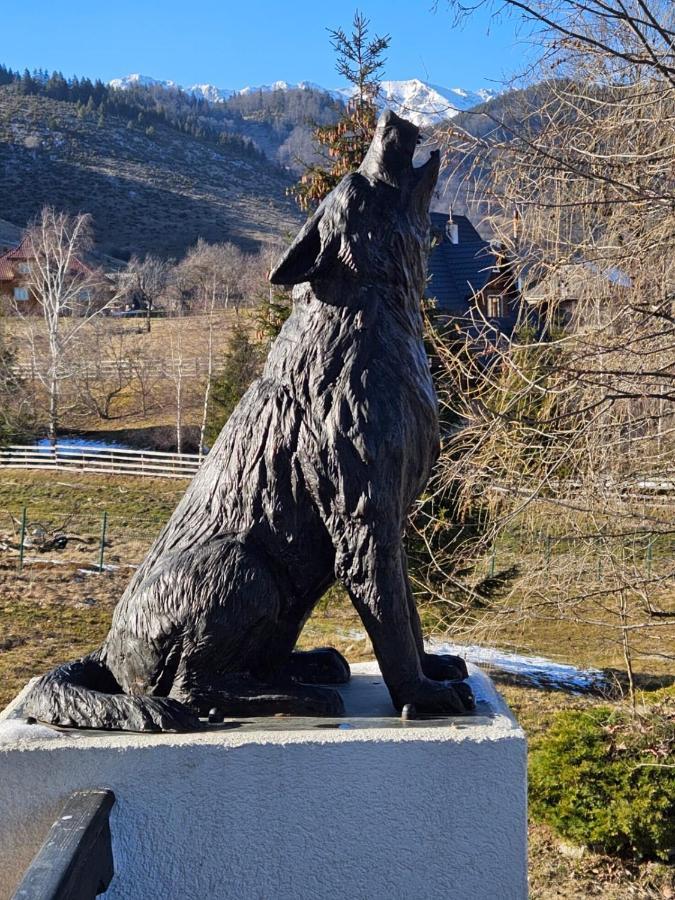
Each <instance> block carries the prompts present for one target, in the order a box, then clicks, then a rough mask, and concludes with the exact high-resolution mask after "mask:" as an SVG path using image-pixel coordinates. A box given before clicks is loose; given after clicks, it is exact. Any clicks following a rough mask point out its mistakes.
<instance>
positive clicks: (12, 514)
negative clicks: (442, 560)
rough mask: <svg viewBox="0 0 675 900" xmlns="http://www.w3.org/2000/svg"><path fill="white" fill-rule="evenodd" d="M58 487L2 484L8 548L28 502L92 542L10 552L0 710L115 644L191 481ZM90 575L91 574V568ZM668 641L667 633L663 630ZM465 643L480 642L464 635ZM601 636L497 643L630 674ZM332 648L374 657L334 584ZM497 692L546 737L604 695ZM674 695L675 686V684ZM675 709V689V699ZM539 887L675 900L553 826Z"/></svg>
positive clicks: (539, 896)
mask: <svg viewBox="0 0 675 900" xmlns="http://www.w3.org/2000/svg"><path fill="white" fill-rule="evenodd" d="M62 474H63V477H59V478H58V480H56V479H55V477H54V476H53V475H52V474H50V473H41V472H11V473H10V472H8V471H4V472H3V473H2V480H1V481H0V542H1V541H3V539H4V541H5V542H9V543H11V541H12V538H15V536H16V532H15V529H16V524H17V520H18V516H19V514H20V510H21V508H22V506H23V505H24V504H25V505H26V506H27V507H28V511H29V517H28V518H29V522H30V523H33V525H35V524H36V523H42V526H43V527H44V528H45V529H47V530H48V529H51V528H56V527H60V526H61V525H63V523H64V522H65V523H67V527H66V528H65V529H63V530H65V531H67V532H68V533H70V534H75V535H79V536H80V537H82V538H86V539H87V541H88V542H87V543H84V544H79V543H77V544H76V543H71V544H69V545H68V546H67V547H66V549H65V550H63V551H52V552H50V553H49V554H47V556H48V557H49V561H45V562H35V561H32V560H34V559H35V557H38V558H39V556H40V555H39V553H36V552H34V551H32V550H29V551H28V553H27V556H28V562H27V564H26V565H25V567H24V570H23V572H21V573H18V571H17V562H18V556H17V553H16V551H15V550H13V549H11V548H10V549H5V550H0V707H2V706H3V705H4V704H5V703H6V702H7V701H9V700H10V699H11V698H12V697H13V696H14V695H15V694H16V692H17V691H18V690H19V688H20V687H22V686H23V684H25V682H26V681H27V680H28V679H29V678H30V677H32V676H34V675H36V674H38V673H42V672H44V671H45V670H46V669H48V668H49V667H51V666H53V665H54V664H56V663H58V662H61V661H64V660H67V659H71V658H75V657H77V656H79V655H82V654H84V653H86V652H87V651H89V650H91V649H93V648H94V647H96V646H97V645H98V644H99V643H100V641H101V640H102V638H103V637H104V636H105V634H106V631H107V629H108V626H109V623H110V618H111V614H112V610H113V608H114V606H115V603H116V602H117V600H118V599H119V596H120V594H121V593H122V591H123V589H124V587H125V585H126V583H127V581H128V579H129V577H130V575H131V573H132V571H133V568H132V566H133V565H134V564H136V563H138V562H139V561H140V560H141V559H142V557H143V555H144V553H145V552H146V550H147V549H148V547H149V545H150V543H151V542H152V540H153V539H154V537H155V536H156V534H157V532H158V531H159V529H160V528H161V526H162V524H163V523H164V522H165V521H166V519H167V517H168V516H169V515H170V513H171V511H172V509H173V508H174V506H175V504H176V502H177V500H178V498H179V497H180V495H181V493H182V491H183V490H184V488H185V484H184V483H183V482H171V483H168V484H167V483H166V482H164V481H159V482H155V481H152V480H150V479H120V478H117V477H114V478H103V477H98V476H80V475H77V476H75V475H73V476H70V475H68V474H66V473H62ZM104 510H105V511H107V513H108V516H109V522H110V530H109V546H107V547H106V561H107V562H108V563H111V564H112V565H114V566H117V568H114V569H112V570H108V571H105V572H104V573H103V574H98V573H97V572H96V571H95V570H94V569H95V566H94V564H95V562H96V560H97V553H98V537H99V533H100V524H101V516H102V513H103V511H104ZM83 570H88V571H83ZM422 612H423V621H424V623H425V626H426V628H427V630H433V629H434V628H435V627H437V625H435V624H434V623H437V622H438V616H437V614H436V612H435V611H434V610H433V608H426V609H424V610H423V611H422ZM664 634H665V632H664ZM450 636H451V638H452V639H453V640H455V641H457V642H460V643H461V642H462V641H463V640H466V641H469V640H474V639H475V635H473V634H469V633H463V632H462V630H461V629H460V630H458V631H456V630H455V631H453V632H452V633H451V635H450ZM598 638H599V635H598V634H597V633H593V631H592V630H589V629H588V628H585V627H580V626H577V627H576V628H575V626H574V625H573V623H565V624H564V625H562V626H560V625H558V626H556V625H555V624H553V623H550V622H548V623H546V625H545V627H544V623H541V622H537V621H532V622H529V623H518V624H515V623H511V624H509V623H508V622H500V623H498V624H497V625H495V628H494V629H493V631H492V632H491V634H490V640H491V642H492V643H493V644H494V645H495V646H498V647H502V648H507V649H519V650H525V651H528V652H538V653H542V654H545V655H548V656H550V657H552V658H555V659H557V660H559V661H561V662H568V663H573V664H577V665H582V666H588V665H597V666H608V667H610V668H617V669H619V668H620V667H621V664H622V658H621V653H620V648H619V647H616V648H615V649H614V650H612V649H611V646H610V647H609V648H608V646H607V645H606V643H605V642H604V641H600V640H599V639H598ZM662 640H663V646H662V647H661V648H660V649H661V650H668V651H669V652H673V651H674V650H675V642H674V643H670V642H671V641H672V637H670V638H669V637H667V636H664V637H663V638H662ZM325 644H332V645H333V646H336V647H338V648H339V649H341V650H342V651H343V652H344V653H345V654H346V655H347V656H348V658H349V659H351V660H353V661H355V660H358V659H366V658H370V657H372V649H371V647H370V644H369V642H368V640H367V639H365V637H364V634H363V629H362V625H361V623H360V621H359V619H358V617H357V615H356V613H355V611H354V610H353V608H352V607H351V605H350V604H349V603H348V602H347V600H346V597H345V595H344V593H343V592H342V591H341V590H340V589H339V588H334V589H332V590H331V592H329V594H328V595H327V597H326V598H324V600H322V602H321V603H320V604H319V606H318V608H317V610H316V611H315V614H314V615H313V616H312V618H311V619H310V620H309V622H308V623H307V626H306V628H305V631H304V632H303V635H302V638H301V645H302V646H305V647H310V646H317V645H325ZM658 650H659V648H658V647H655V648H654V651H655V652H654V654H653V655H652V656H651V657H643V658H641V659H640V660H639V661H638V668H637V673H636V674H637V676H638V677H639V679H640V684H641V685H642V686H643V687H644V688H645V689H648V690H650V691H651V690H654V689H656V688H658V687H660V686H663V685H667V684H668V683H672V682H673V680H675V679H674V678H673V673H672V672H670V674H669V673H668V668H667V665H666V664H664V661H663V660H662V659H661V658H660V657H659V655H658ZM496 680H497V683H498V687H499V689H500V690H501V691H502V693H503V694H504V695H505V697H506V699H507V701H508V703H509V704H510V706H511V708H512V709H513V711H514V712H515V714H516V716H517V717H518V719H519V721H520V722H521V724H522V725H523V727H524V728H525V730H526V731H527V733H528V737H529V739H530V741H531V742H532V741H536V740H537V739H538V737H539V736H540V735H542V734H543V733H544V732H545V730H546V728H547V727H548V726H549V724H550V723H551V720H552V718H553V716H554V715H555V713H556V711H557V710H559V709H562V708H588V707H592V706H593V705H595V704H598V703H600V702H606V701H601V700H600V699H599V698H597V697H592V696H588V695H586V696H581V695H571V694H567V693H564V692H562V691H545V690H540V689H536V688H533V687H525V686H523V685H522V684H517V683H513V681H512V680H507V679H505V678H502V677H496ZM670 691H673V688H670ZM672 696H673V702H674V703H675V691H674V692H673V695H672ZM530 884H531V897H532V898H533V900H553V898H564V900H573V898H584V897H601V898H605V900H625V898H660V900H668V898H673V897H675V883H674V882H673V869H672V868H671V869H668V868H666V867H664V866H659V865H655V864H641V865H629V864H626V863H624V862H622V861H619V860H616V859H613V858H610V857H604V856H599V855H596V854H592V853H589V852H583V851H581V850H579V849H578V848H570V847H566V846H565V845H564V844H562V843H561V841H560V840H559V839H558V838H557V837H556V836H555V835H554V834H553V833H552V832H551V831H550V830H549V829H548V828H546V827H544V826H542V825H539V824H536V823H532V824H531V826H530Z"/></svg>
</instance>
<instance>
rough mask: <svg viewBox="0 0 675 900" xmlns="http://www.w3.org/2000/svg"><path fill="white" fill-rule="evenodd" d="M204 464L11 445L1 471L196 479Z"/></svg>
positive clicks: (176, 457) (191, 457) (174, 456)
mask: <svg viewBox="0 0 675 900" xmlns="http://www.w3.org/2000/svg"><path fill="white" fill-rule="evenodd" d="M202 460H203V457H202V456H199V455H198V454H196V453H162V452H160V451H158V450H118V449H105V450H104V449H100V450H99V449H97V448H95V447H91V446H78V445H71V444H57V445H56V446H55V447H50V446H40V447H36V446H35V445H32V444H8V445H7V446H6V447H0V467H2V466H5V467H8V468H14V469H61V470H62V469H67V470H70V471H72V470H77V471H79V472H94V473H97V474H101V475H148V476H150V477H153V478H192V476H193V475H195V474H196V472H197V470H198V469H199V466H200V465H201V463H202Z"/></svg>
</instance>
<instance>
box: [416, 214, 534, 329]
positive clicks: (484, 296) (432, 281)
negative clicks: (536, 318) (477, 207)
mask: <svg viewBox="0 0 675 900" xmlns="http://www.w3.org/2000/svg"><path fill="white" fill-rule="evenodd" d="M431 233H432V250H431V255H430V257H429V264H428V269H427V274H428V283H427V289H426V296H427V298H428V299H429V300H432V301H434V305H435V309H436V314H437V316H438V317H439V318H440V319H441V320H445V321H447V322H456V323H457V324H458V325H459V326H460V327H461V328H463V329H466V330H469V331H478V330H482V329H483V328H484V327H485V321H484V320H487V322H489V323H490V325H492V326H494V327H496V328H497V329H498V330H499V331H500V332H502V333H504V334H508V335H510V334H511V333H512V331H513V329H514V327H515V325H516V323H517V321H518V315H519V312H520V303H521V298H520V292H519V290H518V284H517V279H516V278H515V277H514V275H513V272H512V269H511V267H510V265H509V263H508V260H507V259H506V256H505V254H504V253H503V252H501V251H500V250H498V249H496V248H495V247H494V246H492V245H491V244H490V243H489V242H488V241H484V240H483V238H481V236H480V235H479V234H478V232H477V231H476V229H475V228H474V227H473V225H472V224H471V222H470V221H469V220H468V219H467V218H466V216H458V215H455V214H453V213H452V212H450V214H449V215H445V214H444V213H431Z"/></svg>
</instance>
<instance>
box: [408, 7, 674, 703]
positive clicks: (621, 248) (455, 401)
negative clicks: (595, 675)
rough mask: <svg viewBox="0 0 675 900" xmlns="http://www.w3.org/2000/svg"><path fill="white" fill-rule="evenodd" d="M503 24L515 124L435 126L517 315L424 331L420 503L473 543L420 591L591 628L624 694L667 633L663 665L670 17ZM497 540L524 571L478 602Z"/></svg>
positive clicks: (669, 414)
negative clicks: (508, 281) (428, 339)
mask: <svg viewBox="0 0 675 900" xmlns="http://www.w3.org/2000/svg"><path fill="white" fill-rule="evenodd" d="M457 6H458V4H455V7H456V8H457ZM504 6H506V7H510V8H512V9H513V10H517V11H520V12H522V13H523V14H524V15H525V16H527V17H529V18H530V20H531V21H532V20H533V21H535V22H536V23H538V26H539V27H540V29H541V30H540V32H539V33H538V35H537V38H538V40H540V41H541V45H542V46H543V47H544V51H543V59H542V60H541V67H540V68H539V69H538V70H535V71H533V72H532V73H530V74H531V75H532V74H535V75H537V74H538V75H539V76H540V77H542V76H544V77H545V80H544V82H543V83H542V84H541V86H540V88H539V89H538V91H537V93H536V94H533V96H535V97H536V100H535V102H533V103H531V104H530V107H529V109H527V108H525V109H523V107H522V105H521V106H520V107H519V109H518V116H517V117H516V116H511V117H510V118H509V119H508V121H506V119H505V118H503V117H500V115H501V114H500V113H499V112H497V113H494V114H493V113H491V112H490V108H489V107H488V108H487V110H483V112H482V114H481V115H482V117H483V119H486V120H489V124H490V126H491V127H487V128H486V127H480V128H476V129H468V130H465V131H462V130H460V129H458V128H456V127H451V128H450V130H449V132H448V134H447V136H446V142H447V150H448V153H449V155H450V158H451V159H452V160H453V163H454V164H455V165H457V166H458V168H463V170H464V171H468V172H469V173H470V178H469V179H468V182H469V183H468V184H467V193H468V196H469V200H470V201H473V202H474V203H478V204H479V207H480V209H481V211H482V212H483V213H486V214H487V226H488V229H489V230H490V231H491V233H492V234H493V235H494V236H495V237H496V239H497V240H498V241H499V243H500V244H501V245H502V247H503V248H504V249H505V251H506V252H507V253H508V255H509V257H510V259H511V261H512V263H513V266H514V270H515V272H516V274H517V277H518V278H519V281H520V283H521V285H522V289H523V295H524V304H523V316H522V322H521V326H520V328H518V329H517V330H516V332H515V333H514V335H513V338H511V339H508V338H506V337H505V336H504V335H502V334H500V333H499V331H498V329H496V328H495V327H494V326H491V325H490V324H489V323H488V322H485V327H484V328H483V331H482V333H481V334H479V335H478V336H476V334H475V332H474V333H473V334H472V335H471V336H469V334H468V333H465V334H464V335H463V336H462V334H461V331H460V333H459V334H458V333H457V332H456V331H453V332H452V333H451V335H449V334H445V335H436V341H435V342H436V352H437V358H438V360H439V365H440V368H441V370H442V377H441V378H440V385H441V395H442V396H441V399H442V401H443V404H444V407H445V413H446V419H447V422H448V423H449V425H448V431H447V439H446V441H445V446H444V450H443V454H442V458H441V462H440V468H439V472H438V478H437V481H436V488H437V491H438V492H439V496H441V495H443V496H445V497H446V498H447V497H449V498H451V499H450V501H449V502H450V503H451V505H452V510H453V514H454V516H455V517H456V518H457V517H459V518H461V517H462V516H464V524H465V526H466V527H465V532H464V534H465V535H467V534H469V533H470V535H471V541H463V540H462V539H461V538H460V539H459V540H455V541H454V542H451V545H450V546H448V547H446V548H445V550H446V551H447V552H446V556H445V557H444V558H442V557H441V556H439V554H438V553H436V554H434V553H432V554H431V559H432V562H431V563H429V567H430V568H434V567H435V570H436V571H438V570H441V571H447V570H448V568H449V567H450V566H451V565H452V560H451V557H452V558H454V559H457V558H458V557H459V558H461V557H462V556H464V558H465V560H466V557H467V556H468V558H469V559H470V560H471V561H472V563H473V567H472V568H471V567H470V568H471V572H470V573H469V575H468V577H465V578H464V579H461V581H462V583H461V589H460V590H459V591H457V589H456V585H452V584H450V583H446V584H445V586H444V587H442V588H441V589H438V587H436V588H435V589H436V591H437V593H438V594H440V595H441V596H452V597H454V598H455V599H454V600H453V603H452V604H449V605H448V607H447V609H448V613H449V614H450V615H452V616H453V618H457V617H459V618H460V619H463V620H464V621H466V622H471V623H473V624H474V625H476V624H486V623H487V621H488V619H489V618H490V617H494V614H495V613H497V614H499V615H503V616H506V617H508V619H509V620H510V621H511V622H513V621H514V619H515V618H517V617H523V618H525V617H537V618H540V619H543V620H549V621H560V620H571V621H575V622H586V623H589V624H592V625H594V626H601V627H602V629H603V633H604V634H605V636H606V637H607V639H608V640H609V641H611V642H614V643H615V645H616V646H617V647H619V648H620V649H621V652H622V653H623V656H624V659H625V668H626V671H627V674H628V676H629V684H630V689H631V692H632V691H633V681H632V671H633V659H634V656H635V654H636V653H638V654H639V653H646V652H648V650H649V648H650V640H652V639H653V638H655V637H656V636H657V635H658V637H659V638H660V639H663V638H664V637H665V635H666V634H669V635H670V643H669V644H668V646H670V647H671V650H670V651H664V650H663V647H664V641H663V640H661V642H660V644H659V646H660V647H661V650H660V651H659V652H668V653H672V656H675V650H672V648H673V646H674V644H675V634H674V633H673V624H672V621H671V620H670V619H669V615H672V614H673V613H675V610H673V609H672V585H673V578H674V577H675V568H674V566H673V562H672V554H670V555H669V553H668V548H669V547H671V546H672V536H673V534H675V520H674V516H673V503H672V497H673V494H672V491H673V490H674V489H675V316H674V312H675V311H674V308H673V304H674V299H675V293H674V289H675V68H674V57H673V37H674V36H675V30H674V23H675V10H674V7H673V6H672V4H670V3H665V2H660V0H602V2H600V0H590V2H588V0H583V2H582V0H579V2H577V0H505V3H504ZM552 76H553V77H552ZM507 108H508V102H505V103H504V104H502V105H501V106H500V107H498V109H500V110H502V111H503V110H505V109H507ZM476 134H478V135H479V136H478V137H476ZM514 213H515V220H516V227H514V225H513V222H512V217H513V214H514ZM533 310H536V313H537V316H536V327H533V326H532V321H533V316H532V311H533ZM427 503H429V498H427ZM439 527H441V526H440V524H439V519H438V517H437V516H434V515H431V516H430V517H429V518H428V520H426V521H425V520H418V528H419V530H420V531H421V532H422V535H421V536H420V539H422V538H423V539H425V540H427V542H428V543H429V545H430V546H432V544H433V539H434V536H435V535H436V533H437V532H438V529H439ZM514 541H515V542H520V544H519V546H521V545H522V547H523V548H527V552H526V550H525V549H524V550H523V553H522V554H520V559H518V555H516V556H515V557H514V556H513V554H512V555H511V556H510V557H509V554H508V552H507V551H506V550H503V549H502V550H501V551H500V552H501V554H502V556H505V557H506V558H507V559H508V560H509V562H510V563H515V564H517V563H518V562H520V566H521V571H520V572H516V571H511V572H510V575H509V578H510V585H509V583H507V582H508V579H506V578H503V579H502V584H501V593H502V596H501V597H500V599H499V601H498V602H497V603H491V602H490V599H489V590H488V588H489V584H487V582H489V581H490V578H492V580H493V581H495V579H496V580H499V579H498V576H499V572H498V571H496V567H495V565H494V559H495V552H496V551H495V547H497V546H500V547H502V548H504V547H505V546H507V545H509V543H510V544H513V543H514ZM434 546H437V542H436V544H435V545H434ZM481 560H483V562H481ZM491 560H492V562H490V561H491ZM523 560H525V561H526V563H525V566H523V565H522V563H523ZM485 563H487V566H485ZM476 566H477V567H476ZM481 566H483V568H481ZM486 569H487V572H486ZM502 574H504V573H502ZM429 580H430V581H431V582H433V579H429ZM504 594H506V599H504V596H503V595H504ZM486 611H488V612H489V613H490V616H488V617H486V616H485V615H484V613H485V612H486ZM492 621H494V618H492ZM650 636H651V637H650ZM651 652H652V653H653V652H654V648H653V645H652V646H651Z"/></svg>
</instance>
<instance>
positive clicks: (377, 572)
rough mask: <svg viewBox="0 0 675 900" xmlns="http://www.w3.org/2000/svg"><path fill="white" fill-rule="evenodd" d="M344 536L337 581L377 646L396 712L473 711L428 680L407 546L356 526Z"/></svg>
mask: <svg viewBox="0 0 675 900" xmlns="http://www.w3.org/2000/svg"><path fill="white" fill-rule="evenodd" d="M342 535H343V540H342V541H341V545H342V546H341V547H340V548H339V549H338V553H337V558H336V575H337V577H338V578H339V579H340V580H341V581H342V582H343V584H344V585H345V587H346V588H347V591H348V592H349V595H350V597H351V599H352V602H353V603H354V606H355V607H356V610H357V612H358V613H359V616H360V617H361V620H362V622H363V624H364V626H365V629H366V631H367V632H368V635H369V637H370V639H371V641H372V642H373V647H374V649H375V655H376V656H377V660H378V662H379V664H380V669H381V671H382V676H383V677H384V680H385V683H386V685H387V687H388V689H389V693H390V694H391V698H392V701H393V703H394V706H395V707H396V708H397V709H402V707H403V706H405V705H406V704H407V703H412V704H414V705H415V707H416V709H417V710H418V711H419V712H424V713H436V714H441V715H442V714H458V713H460V714H461V713H466V712H468V711H470V710H471V709H472V708H473V704H472V702H471V701H470V700H469V698H468V697H463V696H462V694H463V693H464V692H460V691H457V690H456V689H455V687H453V686H452V685H449V684H446V683H443V682H440V681H434V680H432V679H431V678H428V677H427V676H426V675H425V674H424V670H423V658H422V657H421V654H420V647H419V638H420V634H421V632H419V631H418V628H419V624H418V622H415V621H414V620H413V617H412V616H411V608H410V605H409V602H410V601H409V595H408V584H407V577H406V569H405V562H404V556H403V548H402V546H401V540H400V539H395V540H392V539H391V535H385V534H378V533H377V532H376V530H375V529H373V528H367V527H365V526H363V525H361V526H360V527H358V526H356V527H355V526H354V523H351V527H350V524H346V525H345V526H344V530H343V533H342ZM345 538H347V540H346V541H345ZM387 538H389V539H387ZM422 652H423V650H422Z"/></svg>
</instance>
